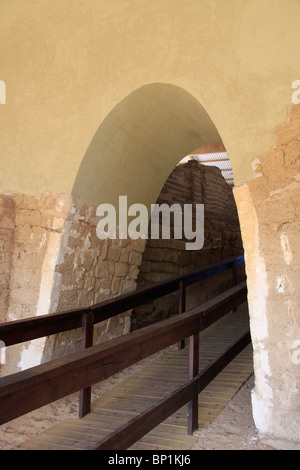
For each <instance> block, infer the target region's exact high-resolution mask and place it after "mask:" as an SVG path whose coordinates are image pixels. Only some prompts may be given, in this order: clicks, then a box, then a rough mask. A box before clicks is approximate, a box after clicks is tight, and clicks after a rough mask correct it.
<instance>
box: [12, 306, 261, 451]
mask: <svg viewBox="0 0 300 470" xmlns="http://www.w3.org/2000/svg"><path fill="white" fill-rule="evenodd" d="M248 326H249V319H248V311H247V306H246V305H242V306H240V307H239V308H238V310H237V311H236V312H231V313H229V314H228V315H226V316H225V317H223V318H222V319H221V320H219V321H218V322H216V323H214V324H213V325H211V326H210V327H209V328H207V329H206V330H204V331H203V332H201V333H200V353H199V365H200V367H199V370H200V371H201V369H203V368H204V367H206V366H207V365H208V364H209V363H211V362H213V361H214V359H216V358H217V357H218V356H219V355H220V354H221V353H222V352H223V351H224V350H225V349H226V348H227V347H228V346H229V345H230V344H231V343H232V342H233V341H234V340H235V339H237V338H238V337H239V336H240V335H241V334H242V333H243V332H246V330H247V328H248ZM252 372H253V363H252V346H251V345H249V346H247V347H246V348H245V349H244V350H243V351H242V352H241V353H240V354H239V355H238V356H237V357H236V358H235V359H234V360H233V361H232V362H231V363H230V364H229V365H228V366H227V367H226V368H225V369H224V370H223V371H222V372H221V373H220V374H219V375H218V376H217V377H216V378H215V379H214V380H213V382H211V383H210V384H209V385H208V386H207V387H206V388H205V389H204V390H203V391H202V392H201V393H200V395H199V428H203V427H206V426H208V424H209V422H212V421H213V420H214V419H215V418H216V417H217V416H218V414H219V413H220V411H221V410H222V409H223V408H224V407H225V406H226V404H227V403H228V401H229V400H230V399H231V398H232V397H233V396H234V395H235V393H236V392H237V391H238V390H239V388H240V387H241V386H242V384H243V383H244V382H245V381H246V380H247V379H248V377H249V376H250V375H251V374H252ZM187 380H188V347H185V348H184V349H183V350H181V351H178V349H177V348H175V347H173V348H169V349H168V350H167V351H166V352H165V354H164V355H162V356H161V357H160V358H158V359H157V360H155V361H154V362H153V363H151V364H149V365H147V366H146V367H145V368H143V369H142V370H140V371H138V372H137V373H136V374H134V375H132V376H131V377H129V378H128V379H126V380H125V381H124V382H122V383H121V384H119V385H116V386H115V387H114V388H113V389H112V390H110V391H109V392H107V394H105V395H104V396H102V397H101V398H99V399H97V400H95V401H94V403H93V404H92V411H91V413H90V414H89V415H87V416H85V417H84V418H83V419H75V418H72V419H66V420H64V421H63V422H61V423H59V424H57V425H55V426H54V427H52V428H51V429H48V430H46V431H44V432H43V433H42V434H40V435H39V436H37V437H35V438H34V439H31V440H30V441H25V442H24V443H22V444H21V445H19V446H18V447H16V448H15V450H76V449H77V450H82V449H86V450H89V449H93V447H94V446H95V445H96V443H98V442H99V441H100V440H101V439H102V438H104V437H106V436H107V435H109V434H110V433H111V432H112V431H114V430H116V429H117V428H118V427H120V426H121V425H123V424H125V423H126V422H127V421H129V420H130V419H132V418H133V417H135V416H136V415H137V414H139V413H141V412H142V411H144V410H145V409H147V408H148V407H149V406H151V405H153V404H155V403H157V402H158V401H159V400H160V399H162V398H164V397H165V396H167V395H168V394H169V393H171V392H172V391H174V390H175V389H176V388H178V387H179V386H181V385H183V384H184V383H185V382H186V381H187ZM195 442H196V437H195V436H189V435H188V434H187V405H185V406H184V407H182V408H181V409H180V410H178V411H177V412H176V413H174V414H173V415H172V416H170V417H169V418H168V419H167V420H166V421H164V422H163V423H161V424H160V425H159V426H157V427H156V428H155V429H153V430H152V431H151V432H149V433H148V434H147V435H145V436H144V437H143V438H142V439H140V440H139V441H138V442H136V443H135V444H134V445H133V446H132V447H130V449H136V450H188V449H191V448H192V446H193V444H194V443H195Z"/></svg>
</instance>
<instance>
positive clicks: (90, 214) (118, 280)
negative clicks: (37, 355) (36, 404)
mask: <svg viewBox="0 0 300 470" xmlns="http://www.w3.org/2000/svg"><path fill="white" fill-rule="evenodd" d="M98 221H99V218H98V217H96V208H95V207H94V206H90V205H88V204H86V203H84V202H82V201H79V200H77V201H74V205H73V208H72V210H71V212H70V214H69V216H68V219H67V220H66V222H65V227H64V231H63V234H62V239H61V247H60V252H59V256H58V259H57V263H56V267H55V273H54V284H53V290H52V296H51V311H65V310H70V309H75V308H81V307H89V306H91V305H95V304H97V303H99V302H102V301H104V300H108V299H111V298H113V297H116V296H118V295H121V294H124V293H126V292H130V291H133V290H135V289H136V278H137V275H138V271H139V265H140V263H141V261H142V252H143V251H144V249H145V240H141V239H138V240H131V239H130V238H128V239H123V240H118V239H112V240H111V239H106V240H100V239H99V238H98V237H97V235H96V225H97V222H98ZM130 316H131V311H128V312H125V313H123V314H120V315H118V316H117V317H114V318H111V319H108V320H106V321H104V322H101V323H99V324H97V325H96V326H95V329H94V344H98V343H100V342H103V341H107V340H109V339H111V338H113V337H116V336H120V335H122V334H126V333H128V332H129V331H130ZM80 340H81V331H73V332H68V333H62V334H59V335H56V336H54V337H52V338H49V339H48V340H47V344H46V346H45V354H44V358H43V360H49V359H52V358H54V357H60V356H62V355H65V354H69V353H72V352H74V351H75V350H76V349H78V348H79V346H80Z"/></svg>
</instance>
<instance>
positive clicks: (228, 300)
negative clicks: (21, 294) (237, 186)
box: [0, 257, 250, 449]
mask: <svg viewBox="0 0 300 470" xmlns="http://www.w3.org/2000/svg"><path fill="white" fill-rule="evenodd" d="M243 262H244V259H243V257H238V258H233V259H230V260H227V261H224V262H222V263H219V264H215V265H211V266H209V267H207V268H205V269H202V270H200V271H197V272H193V273H190V274H187V275H184V276H181V277H178V278H176V279H171V280H167V281H164V282H161V283H159V284H157V285H155V286H152V287H147V288H144V289H141V290H138V291H135V292H132V293H129V294H124V295H122V296H120V297H117V298H115V299H111V300H109V301H105V302H102V303H101V304H98V305H94V306H92V307H90V308H87V309H77V310H72V311H68V312H62V313H55V314H51V315H44V316H39V317H34V318H29V319H24V320H18V321H14V322H9V323H5V324H1V325H0V340H1V341H3V342H4V343H5V345H6V346H9V345H13V344H18V343H21V342H24V341H28V340H32V339H36V338H39V337H43V336H48V335H51V334H56V333H59V332H62V331H67V330H71V329H74V328H78V327H82V328H83V334H82V346H83V350H82V351H79V352H77V353H74V354H71V355H69V356H67V357H63V358H60V359H56V360H53V361H50V362H48V363H45V364H41V365H39V366H36V367H33V368H30V369H27V370H24V371H21V372H18V373H16V374H12V375H9V376H7V377H3V378H1V379H0V424H3V423H5V422H7V421H10V420H12V419H15V418H17V417H19V416H22V415H24V414H26V413H28V412H30V411H33V410H34V409H37V408H40V407H41V406H44V405H46V404H48V403H51V402H53V401H56V400H57V399H59V398H63V397H65V396H67V395H69V394H71V393H74V392H76V391H81V395H80V416H81V417H82V416H84V415H85V414H86V413H88V412H89V411H90V387H91V386H92V385H93V384H95V383H97V382H100V381H101V380H104V379H106V378H108V377H110V376H111V375H113V374H115V373H117V372H119V371H121V370H123V369H124V368H126V367H128V366H130V365H132V364H134V363H136V362H138V361H140V360H141V359H144V358H146V357H148V356H150V355H152V354H154V353H155V352H158V351H160V350H162V349H164V348H166V347H168V346H171V345H172V344H174V343H176V342H181V341H182V340H184V339H185V338H190V340H189V348H190V376H189V379H190V381H189V382H188V384H187V385H186V386H184V387H181V389H179V390H178V391H177V392H176V393H175V395H174V394H173V395H174V396H173V395H172V396H170V397H168V398H167V399H166V400H167V401H164V400H163V401H162V402H161V403H159V404H158V405H157V406H156V407H153V409H151V410H148V412H147V413H146V414H145V415H144V414H143V416H141V417H139V418H136V420H138V421H135V420H133V422H130V423H129V426H132V427H133V428H134V429H135V432H132V433H131V435H132V436H137V435H138V436H139V435H140V434H141V433H144V434H145V433H146V432H148V431H147V429H148V428H149V426H152V425H153V423H156V422H157V420H161V419H162V418H163V417H164V416H165V415H166V414H168V413H170V414H172V410H173V409H174V406H175V407H177V406H178V404H180V403H182V401H185V402H190V404H189V409H190V412H189V420H188V432H193V430H194V429H195V426H196V425H197V421H198V418H197V409H198V407H197V406H196V403H197V396H198V392H199V390H200V389H201V387H203V384H204V383H206V381H207V380H208V379H209V380H210V377H212V376H214V374H216V371H218V370H219V369H220V367H222V368H223V367H225V366H224V364H225V365H226V363H228V362H229V361H230V360H231V358H232V355H233V354H234V355H235V354H237V351H238V352H239V351H240V350H241V349H243V347H245V345H246V344H247V342H249V341H250V335H249V333H247V335H245V336H243V338H241V339H240V340H239V342H238V343H237V344H236V345H233V346H232V348H230V349H229V350H228V351H227V352H226V354H225V355H224V356H222V358H220V359H219V360H218V361H217V363H216V364H214V365H213V367H212V369H211V368H209V369H208V370H207V371H203V372H201V374H200V375H199V374H198V362H197V357H198V347H199V344H198V339H197V338H198V333H199V331H201V330H202V329H204V328H206V327H207V326H208V325H209V324H211V323H212V322H214V321H216V320H217V319H218V318H220V317H221V316H223V315H224V314H226V313H227V312H228V311H230V310H232V309H234V308H236V307H237V306H238V305H239V304H240V303H242V302H244V301H245V300H246V298H247V289H246V284H245V283H241V284H239V285H235V286H234V287H232V289H230V290H228V291H227V292H226V293H223V294H220V295H219V296H217V297H215V298H214V299H213V300H210V301H208V302H205V304H203V305H200V306H198V307H195V308H194V309H192V310H190V311H188V312H185V289H186V287H187V286H188V285H190V284H193V283H195V282H198V281H200V280H203V279H206V278H208V277H211V276H214V275H216V274H219V273H221V272H224V271H226V270H229V269H231V270H232V273H233V277H232V279H233V284H236V281H237V275H236V273H237V266H238V265H239V264H242V263H243ZM176 290H179V291H180V303H179V314H178V315H176V316H174V317H172V318H170V319H167V320H164V321H161V322H159V323H157V324H154V325H150V326H148V327H145V328H142V329H140V330H137V331H135V332H132V333H130V334H128V335H125V336H122V337H119V338H115V339H112V340H111V341H109V342H107V343H103V344H100V345H97V346H93V345H92V344H93V343H92V340H93V326H94V324H96V323H98V322H100V321H103V320H106V319H107V318H111V317H113V316H115V315H118V314H120V313H122V312H124V311H127V310H130V309H131V308H133V307H135V306H138V305H141V304H144V303H146V302H147V301H149V300H152V299H155V298H158V297H161V296H163V295H167V294H169V293H171V292H174V291H176ZM181 312H183V313H181ZM217 373H218V372H217ZM180 406H181V405H180ZM180 406H179V407H180ZM176 409H177V408H176ZM173 412H174V411H173ZM163 419H165V418H163ZM155 425H156V424H155ZM119 432H120V433H121V434H122V433H123V434H124V430H123V431H122V430H120V431H119ZM127 434H128V433H127V432H125V435H126V436H127ZM132 438H133V437H132ZM138 438H139V437H137V439H138ZM126 439H128V438H126ZM113 442H119V443H120V442H121V440H120V436H117V437H115V436H111V440H109V439H108V440H107V439H106V440H105V442H104V443H99V445H98V446H96V448H99V449H102V448H104V447H103V445H105V446H106V447H107V448H115V447H110V446H113V445H115V444H113ZM126 442H127V441H126ZM126 442H123V443H122V444H121V445H122V446H123V445H127V443H126Z"/></svg>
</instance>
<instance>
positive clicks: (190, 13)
mask: <svg viewBox="0 0 300 470" xmlns="http://www.w3.org/2000/svg"><path fill="white" fill-rule="evenodd" d="M299 18H300V2H299V0H264V1H263V2H262V1H261V0H251V1H247V0H226V1H224V0H210V1H204V0H185V1H184V2H182V0H152V1H151V2H148V1H146V0H97V1H95V0H84V1H82V0H72V1H71V0H42V1H39V2H37V1H36V0H26V2H24V1H23V0H2V1H1V2H0V79H1V80H3V81H4V82H5V84H6V104H5V105H1V106H0V142H1V150H0V155H1V157H0V158H1V165H0V184H1V187H0V189H1V191H2V192H8V191H13V192H20V193H25V194H41V193H43V192H46V191H47V192H49V191H50V192H57V193H67V194H69V193H71V192H72V190H73V191H74V190H76V188H77V189H78V178H77V175H78V171H79V170H80V171H81V176H82V178H83V179H82V181H86V184H87V185H88V186H89V187H90V186H91V185H94V184H96V182H97V181H98V182H99V183H100V184H101V182H104V180H105V178H106V180H107V178H108V177H110V175H111V173H112V171H113V172H114V174H115V175H116V172H119V176H117V181H118V179H119V180H120V179H122V176H123V175H124V165H125V163H124V164H123V163H122V164H121V165H120V166H119V165H117V160H115V161H113V159H114V158H115V156H114V157H112V159H111V158H107V155H108V154H106V156H104V157H103V158H102V159H101V155H100V158H99V155H98V156H97V162H99V164H100V162H101V165H102V169H101V171H102V173H101V172H100V174H102V175H103V179H102V181H101V178H100V181H99V172H96V173H95V172H92V173H93V174H95V180H96V181H93V180H92V181H91V179H90V178H89V177H88V178H87V172H89V171H90V170H88V169H87V168H84V165H85V163H86V162H85V163H83V161H84V157H86V156H87V155H88V153H89V150H90V143H91V142H92V140H93V138H94V136H96V135H97V133H98V132H100V129H101V125H103V123H104V121H105V120H106V119H109V116H110V113H113V111H114V110H115V111H116V109H117V110H118V109H119V108H118V106H122V103H123V104H124V102H123V100H124V99H125V102H126V98H127V97H129V96H130V95H132V93H135V92H138V90H141V89H143V87H145V86H150V85H152V84H160V85H161V86H163V85H170V86H171V87H172V86H174V87H178V88H177V90H179V95H180V96H183V94H185V93H186V101H185V100H183V101H182V103H178V100H177V102H176V103H175V101H176V100H175V101H172V100H171V101H169V104H168V106H166V109H167V111H168V113H169V114H166V115H168V116H170V113H171V114H172V110H176V111H175V113H176V115H177V116H178V111H179V110H180V105H181V104H183V105H184V104H186V103H188V102H189V103H191V102H192V101H193V106H194V107H193V106H192V107H191V108H190V109H194V110H195V114H193V116H190V115H189V112H188V111H187V109H182V111H183V113H186V114H184V116H185V117H186V118H189V117H190V118H191V120H190V121H186V122H185V129H184V131H183V132H182V133H181V134H178V132H176V129H175V130H174V128H172V123H171V121H170V122H169V126H170V127H169V128H168V126H166V128H165V129H164V132H161V133H159V134H158V135H156V137H157V139H156V141H155V146H156V147H157V148H158V147H159V146H161V151H160V152H159V153H156V154H155V152H154V153H153V152H152V150H153V148H151V147H150V148H149V149H148V152H145V156H144V159H143V164H140V163H139V165H138V166H136V164H137V163H138V161H137V160H136V159H133V160H132V161H131V162H130V164H131V170H132V171H131V177H129V176H128V175H127V176H126V181H125V182H124V185H125V183H126V185H125V186H126V188H125V189H126V190H127V194H128V195H130V194H132V197H133V198H136V197H137V196H138V197H140V195H141V188H146V180H147V178H148V176H147V174H146V173H147V171H148V170H149V167H151V164H150V163H149V158H150V159H151V158H152V162H153V165H154V166H153V168H154V169H155V171H156V174H157V170H160V169H162V167H163V166H164V163H163V162H164V161H165V163H166V165H165V168H164V170H163V171H162V173H161V176H162V175H163V174H164V177H165V176H167V175H166V173H168V172H169V171H170V170H171V169H172V166H174V165H175V164H176V162H177V161H178V157H179V153H180V152H181V151H182V152H183V153H184V152H185V151H192V150H194V148H195V147H197V146H199V144H202V143H203V142H204V143H206V142H207V141H208V140H209V138H210V137H211V136H212V135H213V136H215V131H216V132H217V133H218V135H219V136H220V138H221V139H222V141H223V143H224V145H225V147H226V149H227V151H228V153H229V156H230V159H231V162H232V166H233V170H234V175H235V183H236V184H240V183H242V182H245V181H247V180H249V179H252V177H253V172H252V168H251V161H252V160H253V159H254V158H255V157H256V156H258V155H261V154H262V153H264V152H265V151H266V150H268V149H269V148H270V147H272V146H273V145H274V141H275V137H274V131H273V130H274V128H275V126H277V125H278V124H279V123H281V122H285V121H286V118H287V115H288V108H289V106H290V104H291V95H292V91H293V90H292V88H291V85H292V82H293V81H294V80H296V79H299V78H300V70H299V61H298V56H299V43H300V32H299ZM166 90H168V91H170V90H171V88H170V87H167V88H166ZM161 91H162V89H161ZM179 95H177V96H179ZM144 96H146V95H144ZM156 96H161V97H162V100H163V101H162V103H163V106H164V103H165V100H168V98H164V96H163V92H162V95H156ZM148 97H149V96H148ZM148 103H149V101H148ZM150 103H151V101H150ZM183 107H184V106H183ZM149 112H153V115H152V117H151V116H148V118H149V122H148V123H147V124H149V123H152V122H153V123H154V125H155V121H156V119H157V118H158V115H157V107H155V106H150V108H149ZM197 112H198V113H199V114H198V115H197ZM203 112H205V113H207V116H208V118H207V119H206V120H201V119H198V120H197V118H198V116H199V115H201V116H202V117H203ZM117 116H118V114H116V113H114V118H115V122H113V121H111V126H113V125H116V127H117V128H116V133H117V132H122V122H120V121H118V119H117ZM128 118H129V119H131V117H130V116H129V117H128ZM196 120H197V125H198V127H197V126H195V124H196ZM117 121H118V122H117ZM133 122H134V121H133ZM181 122H182V121H181ZM179 123H180V119H179V118H178V121H177V124H179ZM214 128H215V130H213V129H214ZM112 129H113V127H111V128H110V135H111V134H112V133H113V130H112ZM147 129H148V128H147ZM190 130H192V132H190ZM151 132H152V135H153V136H154V132H153V130H152V131H150V133H149V132H148V134H147V136H148V137H149V136H150V135H151ZM189 132H190V137H191V139H190V140H191V145H190V146H187V140H188V139H187V137H188V136H189ZM175 133H176V148H177V153H176V155H174V157H173V159H172V162H170V158H171V157H170V155H171V152H172V150H173V148H175V146H174V145H173V144H172V142H171V140H169V141H168V139H169V138H171V137H172V136H173V135H175ZM142 135H146V131H145V129H143V130H142ZM200 136H201V138H200ZM135 137H136V136H135ZM167 141H168V142H167ZM103 142H104V141H102V145H103ZM118 142H120V141H118ZM194 143H195V146H194V148H193V145H194ZM169 144H170V145H169ZM99 145H100V144H99ZM141 145H142V147H143V148H142V150H144V149H145V146H143V142H141ZM113 150H117V151H121V155H120V158H122V145H121V144H120V146H119V147H118V145H116V147H115V148H113ZM164 150H165V152H164ZM178 150H179V151H180V152H179V153H178ZM164 156H165V157H166V159H165V160H164ZM182 156H184V155H180V157H182ZM82 163H83V166H81V164H82ZM171 163H172V164H171ZM111 165H113V166H112V167H111ZM144 165H145V166H144ZM133 167H135V168H136V169H134V168H133ZM91 168H92V167H91ZM142 170H143V171H142ZM92 176H93V175H92ZM76 179H77V181H76ZM161 179H162V180H163V178H161ZM74 183H75V186H74ZM81 190H82V189H81ZM122 190H123V187H122ZM89 191H90V190H89V188H88V187H87V193H89ZM114 191H115V194H119V191H118V186H117V185H115V188H114ZM77 192H78V191H77ZM142 192H143V191H142ZM90 196H91V197H92V198H95V197H98V196H96V195H95V194H92V195H90ZM149 197H153V194H152V193H151V194H150V193H149V192H147V190H146V192H145V194H144V199H147V198H149ZM139 202H144V200H141V201H139ZM152 202H153V201H152Z"/></svg>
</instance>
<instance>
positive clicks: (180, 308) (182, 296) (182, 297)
mask: <svg viewBox="0 0 300 470" xmlns="http://www.w3.org/2000/svg"><path fill="white" fill-rule="evenodd" d="M185 302H186V287H185V284H184V282H183V281H179V305H178V313H183V312H185ZM184 347H185V340H184V339H182V340H181V341H180V342H179V343H178V349H179V351H181V350H182V349H183V348H184Z"/></svg>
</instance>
